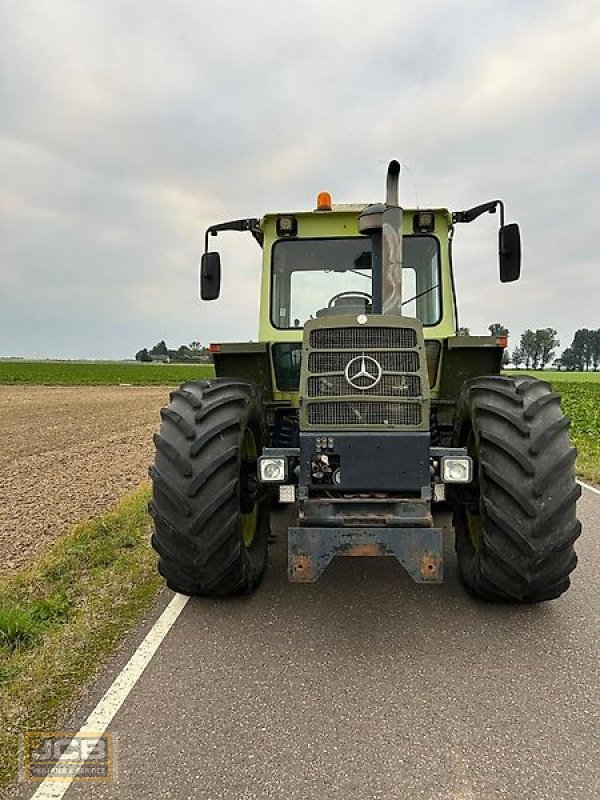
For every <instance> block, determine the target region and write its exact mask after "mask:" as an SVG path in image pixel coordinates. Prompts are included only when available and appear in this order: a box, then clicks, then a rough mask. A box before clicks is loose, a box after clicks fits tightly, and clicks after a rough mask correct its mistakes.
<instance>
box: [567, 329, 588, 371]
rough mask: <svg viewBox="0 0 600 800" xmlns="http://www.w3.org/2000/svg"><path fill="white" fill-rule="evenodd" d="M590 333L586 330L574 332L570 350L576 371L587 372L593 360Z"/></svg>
mask: <svg viewBox="0 0 600 800" xmlns="http://www.w3.org/2000/svg"><path fill="white" fill-rule="evenodd" d="M591 334H592V331H590V330H588V329H587V328H580V329H579V330H577V331H575V336H573V341H572V342H571V349H572V350H573V353H574V355H575V360H576V362H577V369H579V370H588V369H589V368H590V364H591V363H592V360H593V344H592V336H591Z"/></svg>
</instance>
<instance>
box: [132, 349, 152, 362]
mask: <svg viewBox="0 0 600 800" xmlns="http://www.w3.org/2000/svg"><path fill="white" fill-rule="evenodd" d="M135 360H136V361H152V359H151V358H150V353H149V352H148V348H147V347H144V348H143V349H142V350H138V351H137V353H136V354H135Z"/></svg>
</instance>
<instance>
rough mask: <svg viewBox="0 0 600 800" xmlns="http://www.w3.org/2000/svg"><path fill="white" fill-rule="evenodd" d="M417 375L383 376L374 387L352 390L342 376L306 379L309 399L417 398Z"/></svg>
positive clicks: (419, 387)
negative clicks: (362, 396)
mask: <svg viewBox="0 0 600 800" xmlns="http://www.w3.org/2000/svg"><path fill="white" fill-rule="evenodd" d="M420 394H421V379H420V378H419V376H418V375H383V377H382V378H381V380H380V381H379V383H378V384H377V385H376V386H373V387H371V388H367V389H354V388H353V387H352V386H350V384H349V383H348V381H347V380H346V378H345V376H344V375H319V376H312V377H310V378H309V379H308V396H309V397H348V396H349V395H379V396H381V395H384V396H385V397H398V398H406V397H419V396H420Z"/></svg>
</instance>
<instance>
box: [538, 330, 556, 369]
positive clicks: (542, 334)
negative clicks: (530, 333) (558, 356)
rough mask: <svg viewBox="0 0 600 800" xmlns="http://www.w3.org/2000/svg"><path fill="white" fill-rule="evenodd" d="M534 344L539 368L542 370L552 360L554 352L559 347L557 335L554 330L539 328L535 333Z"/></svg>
mask: <svg viewBox="0 0 600 800" xmlns="http://www.w3.org/2000/svg"><path fill="white" fill-rule="evenodd" d="M535 342H536V353H537V356H538V359H539V367H540V369H544V367H545V366H546V364H548V363H549V362H550V361H552V359H553V358H554V350H555V349H556V348H557V347H559V346H560V342H559V340H558V336H557V333H556V331H555V330H554V328H539V329H538V330H537V331H536V332H535Z"/></svg>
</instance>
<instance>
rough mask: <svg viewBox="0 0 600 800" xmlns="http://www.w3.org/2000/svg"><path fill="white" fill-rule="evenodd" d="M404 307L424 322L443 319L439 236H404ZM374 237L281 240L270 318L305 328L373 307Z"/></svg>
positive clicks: (277, 324)
mask: <svg viewBox="0 0 600 800" xmlns="http://www.w3.org/2000/svg"><path fill="white" fill-rule="evenodd" d="M402 262H403V267H402V296H403V298H404V301H403V311H404V313H405V314H406V316H409V317H417V319H419V320H421V322H422V323H423V324H424V325H435V324H436V323H437V322H438V321H439V319H440V287H439V282H440V277H439V275H440V269H439V246H438V241H437V239H436V238H435V237H434V236H404V237H403V257H402ZM371 284H372V281H371V240H370V239H367V238H366V237H355V238H344V239H342V238H339V239H282V240H279V241H278V242H276V243H275V245H274V246H273V251H272V281H271V321H272V323H273V325H274V326H275V327H276V328H301V327H302V326H303V325H304V323H305V322H306V321H307V320H309V319H314V318H316V317H321V316H325V315H329V314H340V313H360V312H361V311H362V312H367V313H368V312H370V311H371V291H372V286H371Z"/></svg>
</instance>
